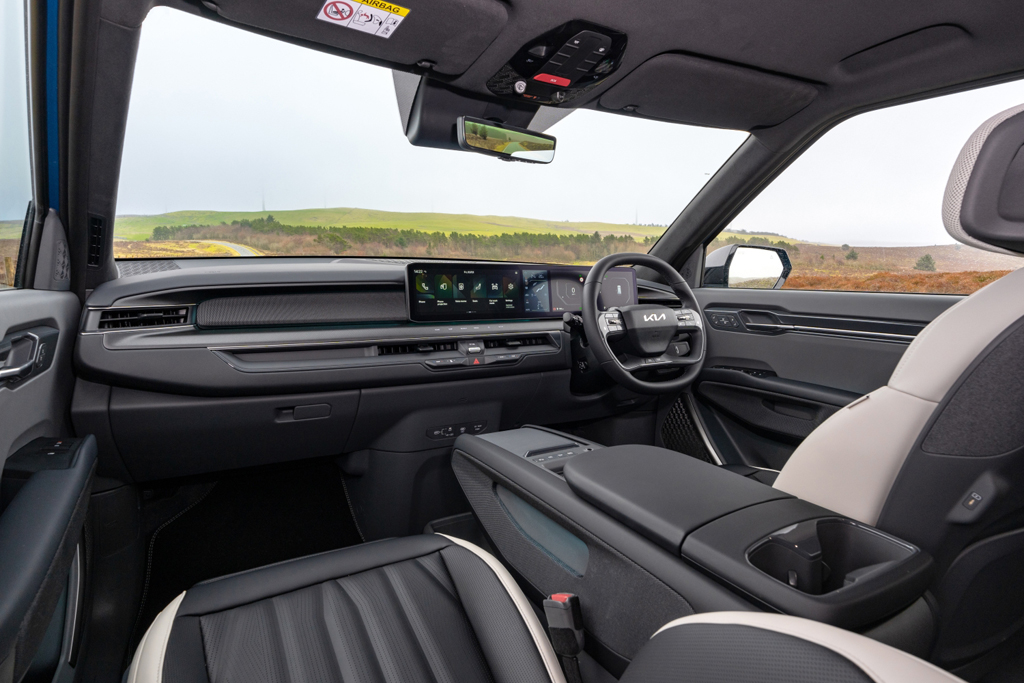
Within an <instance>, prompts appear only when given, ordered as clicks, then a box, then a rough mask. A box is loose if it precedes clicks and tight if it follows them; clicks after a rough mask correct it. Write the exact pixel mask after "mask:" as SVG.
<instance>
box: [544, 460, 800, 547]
mask: <svg viewBox="0 0 1024 683" xmlns="http://www.w3.org/2000/svg"><path fill="white" fill-rule="evenodd" d="M564 476H565V480H566V482H567V483H568V484H569V487H570V488H572V490H573V491H574V492H575V493H576V495H578V496H579V497H580V498H583V499H584V500H586V501H587V502H589V503H590V504H591V505H594V506H595V507H597V508H599V509H601V510H602V511H604V512H605V513H607V514H608V515H610V516H612V517H614V518H615V519H617V520H619V521H620V522H622V523H623V524H625V525H626V526H628V527H630V528H631V529H633V530H634V531H636V532H637V533H639V534H641V535H642V536H645V537H646V538H648V539H650V540H651V541H653V542H655V543H657V544H658V545H660V546H661V547H663V548H665V549H666V550H669V551H671V552H672V553H674V554H679V552H680V549H681V547H682V545H683V540H684V539H685V538H686V536H687V535H688V534H690V533H691V532H693V531H695V530H696V529H698V528H700V527H702V526H704V525H705V524H707V523H709V522H711V521H713V520H715V519H718V518H719V517H722V516H724V515H727V514H729V513H732V512H735V511H737V510H741V509H743V508H747V507H749V506H751V505H758V504H761V503H765V502H768V501H772V500H781V499H786V498H790V496H789V495H788V494H786V493H783V492H782V491H778V490H776V489H773V488H772V487H770V486H766V485H764V484H762V483H760V482H757V481H754V480H751V479H747V478H746V477H741V476H739V475H737V474H735V473H733V472H729V471H727V470H725V469H723V468H720V467H716V466H714V465H711V464H709V463H706V462H703V461H700V460H697V459H695V458H692V457H690V456H687V455H683V454H681V453H677V452H675V451H670V450H666V449H664V448H655V447H653V446H613V447H610V448H603V449H601V450H597V451H592V452H587V453H581V454H579V455H577V456H576V457H574V458H573V459H572V460H570V461H569V462H568V464H566V466H565V471H564Z"/></svg>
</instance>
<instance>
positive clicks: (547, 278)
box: [406, 262, 637, 322]
mask: <svg viewBox="0 0 1024 683" xmlns="http://www.w3.org/2000/svg"><path fill="white" fill-rule="evenodd" d="M589 272H590V268H589V267H578V266H526V265H520V264H500V263H472V264H470V263H438V262H425V263H410V264H409V265H408V266H407V270H406V273H407V275H406V279H407V282H408V284H407V290H408V292H409V318H410V319H411V320H413V321H416V322H435V321H442V320H444V321H462V320H502V319H510V318H514V319H543V318H561V317H562V314H563V313H565V312H566V311H568V312H570V313H578V312H579V311H580V310H581V308H582V301H583V299H582V297H583V281H584V280H586V278H587V274H588V273H589ZM601 299H602V301H601V303H602V305H603V306H604V307H605V308H611V307H613V306H628V305H630V304H635V303H637V288H636V271H634V270H633V269H632V268H613V269H612V270H611V271H609V273H608V275H607V276H606V277H605V279H604V284H603V285H602V290H601Z"/></svg>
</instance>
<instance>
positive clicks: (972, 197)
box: [942, 104, 1024, 254]
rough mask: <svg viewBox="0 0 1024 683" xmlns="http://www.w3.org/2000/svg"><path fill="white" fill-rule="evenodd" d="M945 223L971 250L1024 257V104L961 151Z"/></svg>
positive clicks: (980, 131) (949, 186)
mask: <svg viewBox="0 0 1024 683" xmlns="http://www.w3.org/2000/svg"><path fill="white" fill-rule="evenodd" d="M942 222H943V224H944V225H945V226H946V231H947V232H948V233H949V234H950V235H952V236H953V238H954V239H956V240H957V241H958V242H962V243H964V244H966V245H968V246H971V247H977V248H978V249H987V250H989V251H995V252H998V253H1001V254H1016V253H1024V104H1022V105H1019V106H1016V107H1013V108H1012V109H1007V110H1006V111H1004V112H1002V113H999V114H996V115H995V116H993V117H992V118H990V119H989V120H988V121H986V122H985V123H983V124H982V125H981V127H980V128H978V130H976V131H975V132H974V134H973V135H972V136H971V137H970V139H969V140H967V144H965V145H964V147H963V149H962V150H960V156H958V157H957V160H956V163H955V164H954V165H953V172H952V173H951V174H950V176H949V182H948V183H946V195H945V197H944V198H943V201H942Z"/></svg>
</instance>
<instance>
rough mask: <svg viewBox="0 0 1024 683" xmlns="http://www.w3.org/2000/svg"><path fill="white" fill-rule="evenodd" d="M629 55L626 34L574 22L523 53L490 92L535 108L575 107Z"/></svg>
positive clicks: (506, 67) (497, 78)
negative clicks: (546, 105) (545, 106)
mask: <svg viewBox="0 0 1024 683" xmlns="http://www.w3.org/2000/svg"><path fill="white" fill-rule="evenodd" d="M625 49H626V34H624V33H620V32H619V31H614V30H612V29H609V28H605V27H603V26H597V25H595V24H591V23H589V22H586V21H570V22H569V23H567V24H563V25H562V26H559V27H558V28H556V29H554V30H552V31H549V32H548V33H545V34H544V35H542V36H540V37H539V38H537V39H535V40H532V41H530V42H529V43H527V44H526V45H524V46H523V47H522V48H520V50H519V51H518V52H516V54H515V56H513V57H512V59H510V60H509V61H508V63H507V64H505V65H504V66H503V67H501V69H500V70H499V71H498V73H496V74H494V76H492V77H491V78H490V79H489V80H488V81H487V89H488V90H490V91H491V92H492V93H494V94H495V95H499V96H502V97H506V98H509V99H515V100H519V101H525V102H531V103H533V104H548V105H558V104H564V103H566V102H571V101H573V100H576V99H579V98H580V97H581V96H582V95H585V94H586V93H587V92H589V91H590V90H593V88H594V87H595V86H597V84H599V83H600V82H601V81H603V80H604V79H605V78H607V77H608V76H609V75H611V74H612V73H614V72H615V70H616V69H618V68H619V63H620V62H621V59H622V53H623V52H624V51H625Z"/></svg>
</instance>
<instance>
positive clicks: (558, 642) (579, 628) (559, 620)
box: [544, 593, 583, 683]
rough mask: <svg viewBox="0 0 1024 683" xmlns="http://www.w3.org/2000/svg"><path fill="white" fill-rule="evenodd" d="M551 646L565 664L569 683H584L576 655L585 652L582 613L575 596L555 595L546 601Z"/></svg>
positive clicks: (567, 594) (570, 594)
mask: <svg viewBox="0 0 1024 683" xmlns="http://www.w3.org/2000/svg"><path fill="white" fill-rule="evenodd" d="M544 615H545V616H546V617H547V620H548V636H549V637H550V638H551V646H552V647H553V648H554V650H555V654H556V655H558V659H559V660H560V661H561V663H562V671H564V672H565V680H566V683H583V678H582V677H580V663H579V660H578V659H577V658H576V656H577V655H578V654H579V653H580V652H582V651H583V612H582V610H581V609H580V599H579V597H577V596H576V595H573V594H572V593H555V594H554V595H552V596H551V597H549V598H548V599H547V600H545V601H544Z"/></svg>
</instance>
